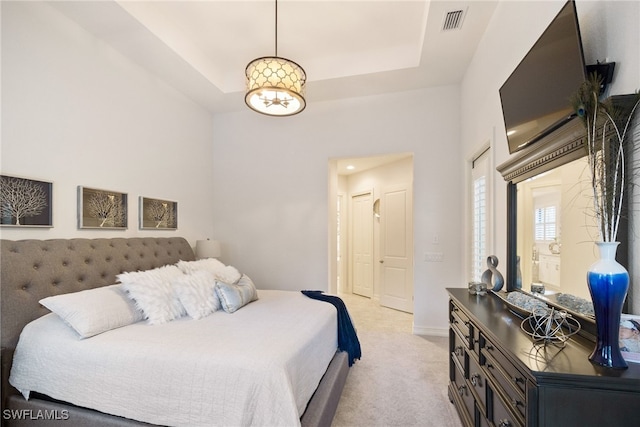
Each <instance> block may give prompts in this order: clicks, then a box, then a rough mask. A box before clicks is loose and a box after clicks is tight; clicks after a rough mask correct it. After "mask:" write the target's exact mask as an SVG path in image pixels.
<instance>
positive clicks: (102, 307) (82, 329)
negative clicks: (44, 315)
mask: <svg viewBox="0 0 640 427" xmlns="http://www.w3.org/2000/svg"><path fill="white" fill-rule="evenodd" d="M40 304H42V305H43V306H45V307H47V308H48V309H49V310H51V311H52V312H53V313H55V314H57V315H58V317H60V318H61V319H62V320H63V321H64V322H65V323H66V324H68V325H69V326H71V327H72V328H73V329H75V331H76V332H77V333H78V334H79V335H80V337H81V338H89V337H92V336H94V335H98V334H101V333H103V332H106V331H110V330H111V329H116V328H120V327H122V326H127V325H131V324H132V323H136V322H139V321H140V320H142V317H143V314H142V312H141V311H140V310H138V309H137V308H136V306H135V304H134V303H133V301H131V300H130V299H129V298H128V297H127V295H126V294H125V292H124V290H123V289H122V288H121V287H120V285H111V286H104V287H101V288H95V289H88V290H86V291H80V292H72V293H70V294H62V295H56V296H51V297H47V298H43V299H41V300H40Z"/></svg>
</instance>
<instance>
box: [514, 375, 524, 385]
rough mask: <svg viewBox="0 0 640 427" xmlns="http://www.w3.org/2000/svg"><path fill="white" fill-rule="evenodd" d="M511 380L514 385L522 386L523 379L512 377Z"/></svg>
mask: <svg viewBox="0 0 640 427" xmlns="http://www.w3.org/2000/svg"><path fill="white" fill-rule="evenodd" d="M511 379H512V380H513V382H514V383H515V384H516V385H518V383H522V384H524V378H522V377H513V378H511Z"/></svg>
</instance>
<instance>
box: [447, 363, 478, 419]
mask: <svg viewBox="0 0 640 427" xmlns="http://www.w3.org/2000/svg"><path fill="white" fill-rule="evenodd" d="M454 365H456V369H453V370H452V374H453V379H452V381H451V385H452V386H453V388H454V393H456V394H457V396H458V398H459V399H460V400H462V403H463V406H464V407H463V408H458V409H459V410H463V411H465V412H466V417H463V418H467V419H469V420H472V422H473V420H475V401H474V399H473V394H471V391H470V390H469V386H468V385H467V381H466V380H465V377H464V373H463V372H462V371H460V369H459V367H458V366H457V364H454Z"/></svg>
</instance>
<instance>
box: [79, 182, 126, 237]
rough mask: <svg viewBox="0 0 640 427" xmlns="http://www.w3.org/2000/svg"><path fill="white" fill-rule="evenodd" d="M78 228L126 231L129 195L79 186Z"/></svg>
mask: <svg viewBox="0 0 640 427" xmlns="http://www.w3.org/2000/svg"><path fill="white" fill-rule="evenodd" d="M78 228H98V229H126V228H127V194H125V193H119V192H117V191H110V190H99V189H96V188H87V187H82V186H78Z"/></svg>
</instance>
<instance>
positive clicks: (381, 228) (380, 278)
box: [329, 153, 414, 313]
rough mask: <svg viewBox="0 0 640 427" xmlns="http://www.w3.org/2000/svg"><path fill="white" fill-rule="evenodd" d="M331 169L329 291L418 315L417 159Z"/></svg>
mask: <svg viewBox="0 0 640 427" xmlns="http://www.w3.org/2000/svg"><path fill="white" fill-rule="evenodd" d="M329 166H330V167H329V172H330V179H329V189H330V191H329V195H330V197H331V201H330V203H329V206H330V216H329V219H330V220H329V225H330V227H329V232H330V238H329V241H330V246H329V248H330V253H329V271H330V283H329V289H330V290H332V291H333V292H337V291H339V292H342V293H354V294H358V295H363V296H365V297H367V298H371V299H372V300H376V301H378V302H379V303H380V304H381V305H383V306H385V307H390V308H393V309H396V310H402V311H405V312H409V313H412V312H413V260H414V256H413V197H412V188H413V154H412V153H398V154H393V155H385V156H379V157H367V158H349V159H332V160H331V161H330V163H329ZM347 166H351V168H350V169H347ZM338 284H339V286H338Z"/></svg>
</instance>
